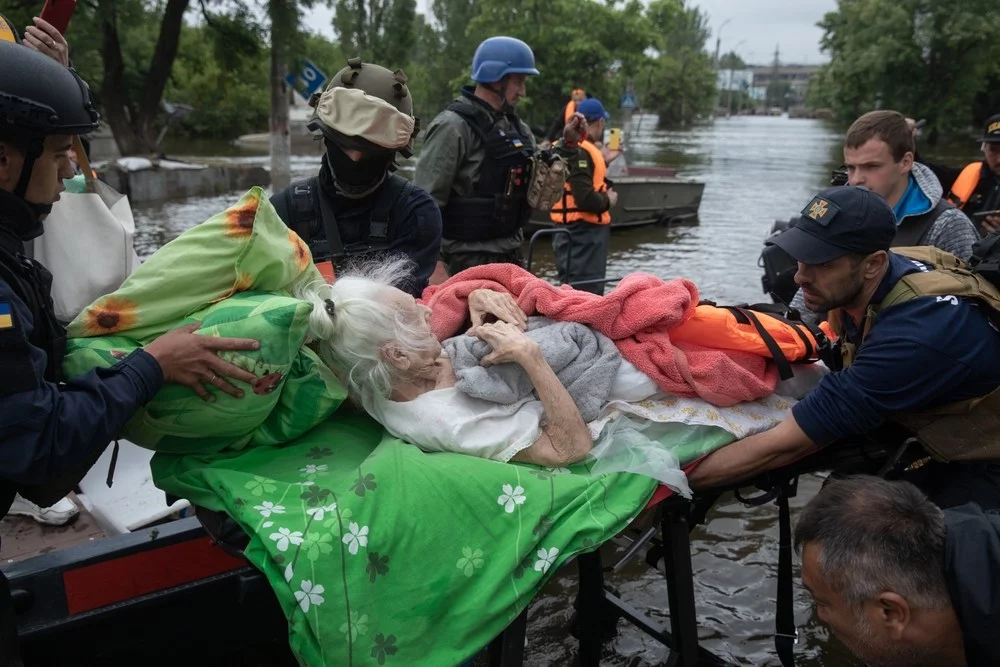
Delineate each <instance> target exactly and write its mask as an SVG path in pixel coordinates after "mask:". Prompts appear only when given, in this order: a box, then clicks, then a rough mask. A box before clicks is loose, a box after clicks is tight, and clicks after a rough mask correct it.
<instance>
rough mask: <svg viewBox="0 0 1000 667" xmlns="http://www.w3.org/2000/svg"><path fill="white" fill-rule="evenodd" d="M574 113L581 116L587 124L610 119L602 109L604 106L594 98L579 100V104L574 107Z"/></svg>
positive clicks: (609, 115)
mask: <svg viewBox="0 0 1000 667" xmlns="http://www.w3.org/2000/svg"><path fill="white" fill-rule="evenodd" d="M576 112H577V113H581V114H583V117H584V118H586V119H587V122H588V123H593V122H594V121H596V120H601V119H602V118H603V119H605V120H607V119H608V118H611V114H609V113H608V112H607V111H605V109H604V105H603V104H601V101H600V100H599V99H597V98H596V97H589V98H587V99H585V100H581V101H580V103H579V104H577V105H576Z"/></svg>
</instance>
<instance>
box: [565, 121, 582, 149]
mask: <svg viewBox="0 0 1000 667" xmlns="http://www.w3.org/2000/svg"><path fill="white" fill-rule="evenodd" d="M586 138H587V119H586V118H584V117H583V114H582V113H574V114H573V115H572V116H570V118H569V122H568V123H566V127H564V128H563V143H564V144H566V145H567V146H575V145H576V144H578V143H580V142H581V141H583V140H584V139H586Z"/></svg>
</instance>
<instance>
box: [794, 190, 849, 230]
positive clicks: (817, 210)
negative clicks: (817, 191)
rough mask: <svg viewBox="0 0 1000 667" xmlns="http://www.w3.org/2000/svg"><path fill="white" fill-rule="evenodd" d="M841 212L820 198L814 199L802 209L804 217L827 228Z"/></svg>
mask: <svg viewBox="0 0 1000 667" xmlns="http://www.w3.org/2000/svg"><path fill="white" fill-rule="evenodd" d="M839 212H840V209H838V208H837V207H836V206H835V205H833V204H831V203H830V202H828V201H827V200H825V199H822V198H820V197H813V200H812V201H811V202H809V203H808V204H806V207H805V208H804V209H802V216H803V217H805V218H809V219H810V220H815V221H816V222H818V223H819V224H821V225H822V226H824V227H826V226H827V225H828V224H830V221H831V220H833V218H834V217H835V216H836V215H837V213H839Z"/></svg>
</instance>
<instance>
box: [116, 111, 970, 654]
mask: <svg viewBox="0 0 1000 667" xmlns="http://www.w3.org/2000/svg"><path fill="white" fill-rule="evenodd" d="M654 126H655V118H654V117H642V116H640V117H638V118H637V119H636V120H635V121H633V135H632V137H630V139H629V141H628V143H627V147H628V157H629V161H630V163H631V164H640V165H661V166H674V167H677V168H678V169H679V174H678V175H679V176H681V177H686V178H694V179H698V180H701V181H704V182H705V184H706V186H705V193H704V198H703V200H702V203H701V209H700V215H699V223H698V224H694V225H680V226H674V227H648V228H643V229H632V230H622V231H617V232H616V233H615V234H613V235H612V242H611V253H610V258H609V264H608V275H609V276H620V275H624V274H626V273H628V272H631V271H645V272H649V273H653V274H656V275H658V276H660V277H663V278H670V277H677V276H683V277H686V278H689V279H691V280H693V281H694V282H695V284H696V285H698V288H699V290H700V291H701V295H702V298H707V299H713V300H715V301H717V302H719V303H739V302H750V303H753V302H757V301H762V300H765V298H766V297H765V296H764V294H763V293H762V290H761V286H760V269H759V268H758V266H757V261H758V256H759V254H760V250H761V244H762V241H763V238H764V237H765V235H766V234H767V232H768V230H769V228H770V226H771V224H772V223H773V222H774V220H775V219H781V218H785V219H787V218H789V217H791V216H792V215H794V214H796V213H797V212H798V211H800V210H801V209H802V208H803V207H804V206H805V204H806V203H807V202H808V201H809V200H810V199H811V197H812V196H813V195H814V194H815V193H816V191H817V190H819V189H821V188H823V187H825V186H826V185H827V183H828V182H829V178H830V171H831V170H832V169H833V168H834V167H836V166H837V165H839V164H840V155H839V154H840V142H841V140H842V136H843V135H842V134H840V133H839V132H837V131H836V130H835V129H834V128H832V127H830V126H827V125H825V124H824V123H822V122H820V121H815V120H804V119H803V120H799V119H796V120H791V119H788V118H783V117H737V118H731V119H722V118H720V119H718V120H716V122H715V123H714V124H712V125H706V126H704V127H698V128H694V129H691V130H687V131H677V132H673V131H670V132H668V131H656V130H655V128H654ZM968 157H974V155H972V154H969V155H968ZM244 159H249V160H255V159H261V160H262V159H263V158H244ZM959 162H960V161H956V164H958V163H959ZM317 164H318V162H317V160H315V159H308V158H300V159H297V160H296V161H295V163H294V165H293V169H294V170H295V171H296V175H301V176H305V175H308V174H311V173H314V172H315V170H316V167H317ZM238 194H239V193H233V194H232V195H226V196H221V197H207V198H194V199H188V200H185V201H179V202H167V203H163V204H158V205H155V206H137V207H136V210H135V219H136V227H137V237H136V245H137V250H138V251H139V253H140V255H148V254H149V253H150V252H152V251H153V250H155V249H156V248H157V247H159V246H160V245H162V244H163V243H165V242H167V241H169V240H170V239H172V238H174V237H175V236H177V235H178V234H179V233H180V232H182V231H183V230H184V229H186V228H187V227H189V226H191V225H193V224H196V223H197V222H200V221H202V220H204V219H206V218H207V217H209V216H210V215H212V214H213V213H216V212H218V211H220V210H222V209H223V208H225V207H226V206H228V205H229V204H231V203H232V202H233V201H235V199H236V197H237V196H238ZM543 245H544V244H543ZM536 256H537V258H538V261H539V264H538V265H537V270H538V271H539V273H540V275H543V276H547V277H551V275H552V265H551V252H550V251H547V250H545V249H544V248H542V252H540V253H538V254H537V255H536ZM819 483H820V480H819V479H818V478H816V477H809V478H805V479H803V480H802V482H801V483H800V485H799V496H798V498H796V499H794V500H793V508H795V507H801V506H802V505H803V504H804V503H805V502H807V501H808V500H809V498H811V497H812V496H813V495H814V494H815V493H816V491H817V490H818V488H819ZM794 511H795V510H794V509H793V512H794ZM793 521H794V515H793ZM777 540H778V533H777V510H776V508H775V507H774V506H773V505H769V506H766V507H758V508H746V507H744V506H743V505H742V504H740V503H739V502H738V501H736V500H735V499H734V498H732V497H731V496H728V497H724V498H723V499H722V501H721V502H719V503H718V504H717V505H716V507H715V508H714V509H713V510H712V512H711V513H710V514H709V516H708V522H707V524H706V525H704V526H701V527H699V528H697V529H696V530H695V531H694V533H693V534H692V554H693V560H694V572H695V592H696V596H697V600H698V612H699V619H698V620H699V628H700V637H701V639H702V641H703V645H704V646H705V647H706V648H708V649H709V650H711V651H713V652H715V653H717V654H718V655H720V656H721V657H723V658H725V659H726V660H728V661H730V662H733V663H735V664H739V665H777V664H778V661H777V658H776V656H775V655H774V650H773V638H772V637H773V631H774V595H775V586H776V572H777V562H778V551H777ZM575 575H576V572H575V567H573V566H570V567H569V568H567V569H566V570H565V571H564V572H562V573H559V574H558V575H557V576H556V577H554V578H553V580H552V581H551V582H550V583H549V584H548V585H547V586H546V587H545V589H544V590H543V591H542V593H541V594H540V595H539V596H538V598H537V599H536V600H535V602H534V603H533V605H532V608H531V611H530V612H529V627H528V649H527V659H526V664H528V665H532V666H537V667H541V666H543V665H571V664H573V661H574V659H575V656H576V641H575V640H574V639H573V638H572V637H571V636H570V635H569V633H568V631H567V629H566V626H567V622H568V620H569V618H570V615H571V613H572V601H573V596H574V595H575ZM796 582H797V583H796V593H795V602H796V623H797V626H798V628H799V634H800V642H799V645H798V647H797V649H796V659H797V664H799V665H801V666H806V667H818V666H820V665H823V666H826V667H841V666H844V667H848V666H851V665H854V664H855V663H854V662H853V660H852V659H851V658H850V657H849V655H848V654H847V653H846V651H845V650H844V649H843V648H842V647H841V646H840V645H839V644H838V643H837V642H836V640H833V639H831V638H830V636H829V634H828V632H827V631H826V629H825V628H824V627H823V626H822V625H821V624H820V623H819V621H818V619H817V618H816V617H815V615H814V613H813V610H812V605H811V600H810V598H809V596H808V594H807V592H806V591H805V590H804V589H803V588H802V587H801V585H799V583H798V572H797V570H796ZM609 583H610V584H612V585H614V586H615V587H616V588H618V590H619V591H620V592H621V595H622V597H623V598H624V599H625V600H626V602H628V603H629V604H631V605H632V606H633V607H635V608H637V609H639V610H640V611H642V612H644V613H647V614H648V615H649V616H650V617H651V618H652V619H654V620H656V621H657V622H659V623H661V624H666V623H667V622H668V619H667V598H666V584H665V582H664V580H663V577H662V575H661V574H660V573H659V572H658V571H656V570H653V569H651V568H648V567H647V566H646V565H645V564H644V562H643V561H642V560H641V559H636V561H635V562H634V563H633V564H631V565H630V566H629V567H626V568H625V569H624V570H622V571H621V572H619V573H618V574H617V575H615V576H614V577H613V578H611V579H609ZM666 658H667V651H666V649H665V648H664V647H662V646H661V645H659V644H657V642H655V641H653V640H651V639H649V638H648V637H646V636H645V635H643V634H642V633H641V632H639V631H638V630H636V629H634V628H632V627H631V626H629V625H627V624H626V623H624V622H619V632H618V635H617V637H616V638H615V639H613V640H611V641H610V642H608V644H607V645H606V646H605V651H604V656H603V659H602V664H603V665H608V666H611V665H615V666H617V665H623V666H625V665H627V666H629V667H639V666H642V665H653V664H660V663H662V662H664V661H665V660H666Z"/></svg>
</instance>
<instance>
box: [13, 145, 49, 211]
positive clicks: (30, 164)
mask: <svg viewBox="0 0 1000 667" xmlns="http://www.w3.org/2000/svg"><path fill="white" fill-rule="evenodd" d="M44 151H45V138H44V137H39V136H35V137H32V138H31V141H30V142H29V143H28V148H27V150H26V151H25V152H24V164H22V165H21V178H19V179H18V181H17V186H16V187H15V188H14V195H15V196H16V197H19V198H21V199H24V201H28V200H27V199H25V198H24V195H25V193H27V192H28V184H29V183H31V173H32V172H33V171H34V170H35V160H37V159H38V158H40V157H41V156H42V153H43V152H44Z"/></svg>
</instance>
